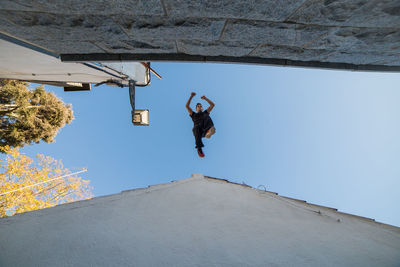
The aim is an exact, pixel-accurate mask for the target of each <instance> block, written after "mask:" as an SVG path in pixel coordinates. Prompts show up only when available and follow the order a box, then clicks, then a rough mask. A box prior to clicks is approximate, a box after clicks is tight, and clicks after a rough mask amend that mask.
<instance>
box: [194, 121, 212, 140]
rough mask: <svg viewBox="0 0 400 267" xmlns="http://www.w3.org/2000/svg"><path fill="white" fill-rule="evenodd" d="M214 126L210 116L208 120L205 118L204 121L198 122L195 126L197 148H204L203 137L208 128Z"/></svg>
mask: <svg viewBox="0 0 400 267" xmlns="http://www.w3.org/2000/svg"><path fill="white" fill-rule="evenodd" d="M213 126H214V123H213V121H212V120H211V118H210V117H208V118H207V119H206V120H204V121H203V122H202V123H200V124H197V125H195V126H194V127H193V135H194V138H195V139H196V148H202V147H203V146H204V144H203V141H201V138H203V137H204V136H205V135H206V133H207V131H208V129H210V128H211V127H213Z"/></svg>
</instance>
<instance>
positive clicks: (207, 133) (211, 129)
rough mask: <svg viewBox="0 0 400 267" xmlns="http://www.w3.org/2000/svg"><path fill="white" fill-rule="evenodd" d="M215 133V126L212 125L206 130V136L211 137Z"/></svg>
mask: <svg viewBox="0 0 400 267" xmlns="http://www.w3.org/2000/svg"><path fill="white" fill-rule="evenodd" d="M213 134H215V127H214V126H213V127H211V128H210V129H208V131H207V132H206V136H205V137H206V138H210V137H211V136H212V135H213Z"/></svg>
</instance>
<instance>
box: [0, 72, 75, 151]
mask: <svg viewBox="0 0 400 267" xmlns="http://www.w3.org/2000/svg"><path fill="white" fill-rule="evenodd" d="M28 86H29V83H27V82H22V81H16V80H7V79H0V146H1V147H4V146H6V145H9V146H11V147H23V146H24V145H27V144H28V145H29V144H32V142H35V143H39V142H40V140H43V141H45V142H47V143H50V142H53V141H54V137H55V136H56V135H57V132H58V130H59V129H60V128H62V127H64V125H65V124H66V123H67V124H69V123H70V122H71V121H72V120H73V119H74V115H73V111H72V107H71V105H68V104H64V103H63V102H62V101H61V100H60V99H59V98H57V96H55V95H54V94H53V93H51V92H46V91H45V90H44V89H43V86H38V87H36V88H35V89H31V90H30V89H29V88H28Z"/></svg>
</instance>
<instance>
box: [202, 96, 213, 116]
mask: <svg viewBox="0 0 400 267" xmlns="http://www.w3.org/2000/svg"><path fill="white" fill-rule="evenodd" d="M201 99H204V100H205V101H207V102H208V104H210V106H209V107H208V108H207V112H208V113H210V112H211V110H212V109H213V108H214V106H215V104H214V102H212V101H211V100H210V99H208V98H207V97H206V96H204V95H203V96H202V97H201Z"/></svg>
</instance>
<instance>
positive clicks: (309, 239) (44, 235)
mask: <svg viewBox="0 0 400 267" xmlns="http://www.w3.org/2000/svg"><path fill="white" fill-rule="evenodd" d="M318 211H320V212H318ZM338 220H340V221H338ZM0 266H352V267H353V266H400V229H399V228H397V227H393V226H388V225H384V224H379V223H376V222H373V221H369V220H366V219H362V218H359V217H356V216H351V215H346V214H342V213H338V212H336V211H334V210H332V209H328V208H323V207H319V206H315V205H310V204H306V203H301V202H299V201H294V200H289V199H287V198H284V197H281V196H276V195H275V194H273V193H268V192H263V191H259V190H256V189H252V188H249V187H245V186H240V185H236V184H232V183H228V182H225V181H223V180H215V179H208V178H204V177H203V176H201V175H195V176H193V177H192V178H189V179H186V180H181V181H177V182H173V183H169V184H165V185H157V186H152V187H149V188H145V189H137V190H131V191H125V192H122V193H120V194H116V195H111V196H106V197H99V198H94V199H92V200H87V201H80V202H76V203H72V204H65V205H61V206H58V207H54V208H49V209H45V210H40V211H35V212H29V213H25V214H20V215H16V216H13V217H10V218H5V219H1V220H0Z"/></svg>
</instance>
